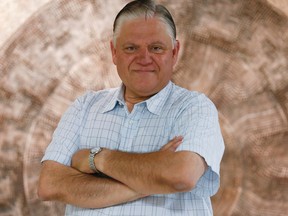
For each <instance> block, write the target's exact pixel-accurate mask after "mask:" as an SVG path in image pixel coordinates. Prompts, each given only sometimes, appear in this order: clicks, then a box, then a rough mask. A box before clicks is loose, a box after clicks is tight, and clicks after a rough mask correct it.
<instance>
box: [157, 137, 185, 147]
mask: <svg viewBox="0 0 288 216" xmlns="http://www.w3.org/2000/svg"><path fill="white" fill-rule="evenodd" d="M182 140H183V137H182V136H176V137H174V138H173V139H172V140H170V141H169V142H168V143H167V144H166V145H164V146H162V148H161V149H160V151H165V150H167V149H170V148H172V149H175V148H177V147H178V146H179V145H180V144H181V142H182Z"/></svg>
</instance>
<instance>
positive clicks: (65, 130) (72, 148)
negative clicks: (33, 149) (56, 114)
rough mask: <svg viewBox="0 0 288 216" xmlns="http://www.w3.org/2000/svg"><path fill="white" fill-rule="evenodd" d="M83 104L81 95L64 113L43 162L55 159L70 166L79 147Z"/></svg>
mask: <svg viewBox="0 0 288 216" xmlns="http://www.w3.org/2000/svg"><path fill="white" fill-rule="evenodd" d="M82 104H83V97H80V98H78V99H77V100H76V101H75V102H74V103H73V104H72V105H71V106H70V107H69V108H68V109H67V111H66V112H65V113H64V114H63V116H62V118H61V120H60V122H59V124H58V126H57V128H56V130H55V131H54V133H53V137H52V141H51V143H50V144H49V145H48V147H47V149H46V151H45V155H44V157H43V158H42V160H41V162H43V161H45V160H53V161H57V162H59V163H61V164H64V165H67V166H70V164H71V158H72V155H73V154H74V153H75V152H76V151H77V150H78V148H79V147H78V146H79V140H80V138H79V137H80V136H79V133H80V129H81V121H82V117H83V116H82Z"/></svg>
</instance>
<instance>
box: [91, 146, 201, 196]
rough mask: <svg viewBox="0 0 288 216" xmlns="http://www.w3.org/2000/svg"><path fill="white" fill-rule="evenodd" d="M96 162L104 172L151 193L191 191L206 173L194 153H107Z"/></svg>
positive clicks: (134, 187) (98, 157) (199, 159)
mask: <svg viewBox="0 0 288 216" xmlns="http://www.w3.org/2000/svg"><path fill="white" fill-rule="evenodd" d="M96 160H97V161H95V163H96V164H97V167H98V169H99V170H100V171H101V172H103V173H105V174H107V175H109V176H111V177H112V178H114V179H117V180H118V181H121V182H123V183H124V184H127V185H129V187H131V188H133V190H136V191H138V192H139V193H143V192H145V193H147V194H167V193H176V192H184V191H189V190H191V189H192V188H193V187H194V186H195V184H196V182H197V181H198V179H199V178H200V176H201V175H202V174H203V172H204V170H205V163H204V162H203V161H202V160H203V159H201V158H200V157H199V156H198V155H196V154H194V153H192V152H171V151H158V152H152V153H145V154H133V153H127V152H120V151H112V150H104V151H103V152H101V154H100V155H99V156H97V158H96Z"/></svg>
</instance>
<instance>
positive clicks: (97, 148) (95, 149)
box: [90, 147, 101, 154]
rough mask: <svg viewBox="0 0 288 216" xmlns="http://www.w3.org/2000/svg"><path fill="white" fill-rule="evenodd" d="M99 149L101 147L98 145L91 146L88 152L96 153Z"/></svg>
mask: <svg viewBox="0 0 288 216" xmlns="http://www.w3.org/2000/svg"><path fill="white" fill-rule="evenodd" d="M100 149H101V148H100V147H95V148H92V149H91V150H90V152H91V153H92V154H94V153H97V152H98V151H99V150H100Z"/></svg>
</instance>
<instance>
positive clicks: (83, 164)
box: [71, 149, 94, 174]
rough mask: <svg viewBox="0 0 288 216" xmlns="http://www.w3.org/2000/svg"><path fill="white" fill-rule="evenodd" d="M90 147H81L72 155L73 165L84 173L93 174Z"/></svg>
mask: <svg viewBox="0 0 288 216" xmlns="http://www.w3.org/2000/svg"><path fill="white" fill-rule="evenodd" d="M89 154H90V149H81V150H79V151H77V152H76V153H75V154H74V155H73V156H72V162H71V167H73V168H74V169H77V170H79V171H80V172H83V173H88V174H92V173H94V171H93V170H91V169H90V167H89Z"/></svg>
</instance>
